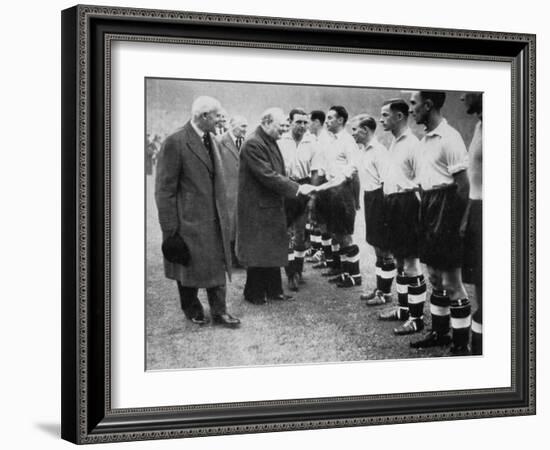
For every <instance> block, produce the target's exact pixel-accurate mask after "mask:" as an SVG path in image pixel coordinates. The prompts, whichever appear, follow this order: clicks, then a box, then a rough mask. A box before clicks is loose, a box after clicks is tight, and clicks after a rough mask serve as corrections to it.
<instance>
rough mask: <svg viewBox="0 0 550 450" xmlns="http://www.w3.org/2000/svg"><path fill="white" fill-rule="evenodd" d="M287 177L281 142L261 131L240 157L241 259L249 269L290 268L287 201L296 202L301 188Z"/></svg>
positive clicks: (239, 214)
mask: <svg viewBox="0 0 550 450" xmlns="http://www.w3.org/2000/svg"><path fill="white" fill-rule="evenodd" d="M284 174H285V165H284V161H283V157H282V155H281V152H280V150H279V147H278V146H277V142H276V141H275V140H274V139H273V138H271V137H270V136H269V135H268V134H267V133H265V131H263V129H262V128H261V127H258V128H257V129H256V131H254V133H252V134H251V135H250V137H248V138H247V139H246V141H245V142H244V144H243V146H242V148H241V153H240V167H239V196H238V202H237V203H238V205H237V257H238V258H239V261H241V262H242V263H243V264H244V265H245V266H247V267H282V266H285V265H286V264H287V259H288V234H287V225H286V215H285V208H284V198H285V197H286V198H295V196H296V192H297V191H298V187H299V185H298V184H297V183H295V182H294V181H291V180H290V179H289V178H288V177H286V176H285V175H284Z"/></svg>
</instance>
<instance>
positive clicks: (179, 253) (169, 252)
mask: <svg viewBox="0 0 550 450" xmlns="http://www.w3.org/2000/svg"><path fill="white" fill-rule="evenodd" d="M162 254H163V255H164V257H165V258H166V260H167V261H169V262H171V263H175V264H181V265H182V266H186V265H187V264H189V259H190V257H191V255H190V254H189V248H187V244H186V243H185V241H184V240H183V239H182V238H181V236H180V235H179V234H178V233H174V234H173V235H172V236H170V237H168V238H166V239H165V240H164V242H163V243H162Z"/></svg>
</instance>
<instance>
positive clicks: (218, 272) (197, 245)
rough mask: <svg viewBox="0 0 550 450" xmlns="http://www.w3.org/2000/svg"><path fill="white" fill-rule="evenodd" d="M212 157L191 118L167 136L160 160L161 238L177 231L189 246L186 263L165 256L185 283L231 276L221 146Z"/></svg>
mask: <svg viewBox="0 0 550 450" xmlns="http://www.w3.org/2000/svg"><path fill="white" fill-rule="evenodd" d="M210 138H211V139H210V140H211V142H212V153H213V158H212V159H211V158H210V155H209V154H208V150H207V149H206V147H205V146H204V144H203V142H202V139H201V138H200V137H199V135H198V134H197V132H196V131H195V130H194V129H193V127H192V126H191V123H190V122H187V124H186V125H185V126H184V127H183V128H181V129H180V130H178V131H176V132H175V133H174V134H172V135H171V136H169V137H168V138H167V139H166V140H165V141H164V143H163V145H162V148H161V150H160V152H159V154H158V159H157V175H156V182H155V200H156V203H157V208H158V214H159V222H160V227H161V229H162V234H163V239H165V238H166V237H167V236H169V235H170V234H172V233H173V232H174V231H177V232H178V233H179V234H180V236H181V237H182V238H183V240H184V241H185V243H186V244H187V247H188V248H189V253H190V256H191V257H190V261H189V264H188V265H187V266H185V267H184V266H182V265H181V264H175V263H171V262H169V261H167V260H166V259H165V260H164V273H165V275H166V277H167V278H170V279H173V280H178V281H180V282H181V283H182V284H183V285H184V286H188V287H198V288H208V287H214V286H220V285H224V284H225V283H226V280H225V273H226V271H227V272H228V273H229V275H230V270H231V253H230V250H229V217H228V212H227V204H226V197H225V190H226V187H225V179H224V174H223V168H222V162H221V158H220V153H219V149H218V147H217V144H216V143H215V139H214V135H212V134H210Z"/></svg>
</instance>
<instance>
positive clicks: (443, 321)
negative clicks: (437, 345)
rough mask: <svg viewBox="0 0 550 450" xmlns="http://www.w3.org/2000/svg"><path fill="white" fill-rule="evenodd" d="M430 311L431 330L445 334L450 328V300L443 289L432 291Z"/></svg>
mask: <svg viewBox="0 0 550 450" xmlns="http://www.w3.org/2000/svg"><path fill="white" fill-rule="evenodd" d="M430 312H431V313H432V330H433V331H436V332H437V333H439V334H446V333H448V332H449V329H450V320H451V300H450V299H449V297H448V296H447V292H446V291H445V290H443V289H442V290H436V289H434V290H433V291H432V295H431V297H430Z"/></svg>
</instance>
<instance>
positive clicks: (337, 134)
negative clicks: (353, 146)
mask: <svg viewBox="0 0 550 450" xmlns="http://www.w3.org/2000/svg"><path fill="white" fill-rule="evenodd" d="M345 131H346V129H345V128H342V129H341V130H340V131H338V133H331V134H332V135H333V136H334V137H335V138H336V139H340V138H341V137H342V136H343V135H344V132H345Z"/></svg>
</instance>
